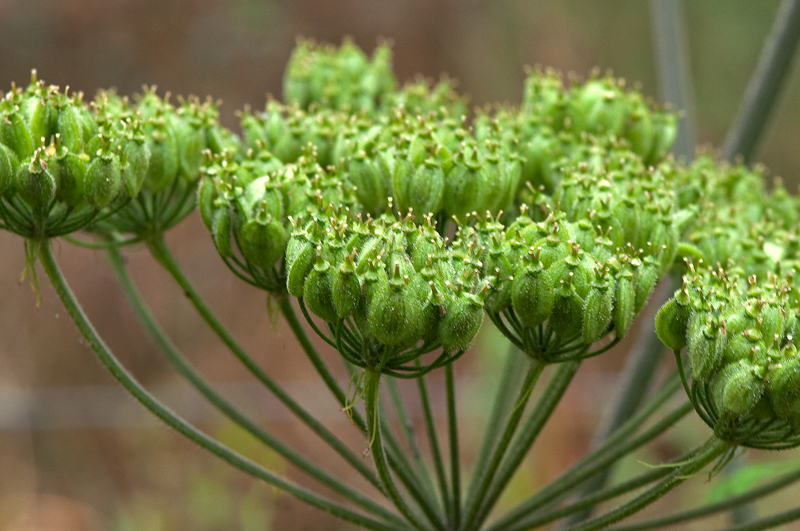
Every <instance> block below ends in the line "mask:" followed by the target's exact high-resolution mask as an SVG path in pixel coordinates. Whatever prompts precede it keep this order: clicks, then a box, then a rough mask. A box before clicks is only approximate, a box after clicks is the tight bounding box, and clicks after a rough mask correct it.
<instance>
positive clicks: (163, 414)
mask: <svg viewBox="0 0 800 531" xmlns="http://www.w3.org/2000/svg"><path fill="white" fill-rule="evenodd" d="M39 259H40V261H41V263H42V266H43V267H44V270H45V272H46V273H47V276H48V277H50V281H51V282H52V283H53V287H54V288H55V290H56V293H57V294H58V296H59V298H60V299H61V301H62V303H63V304H64V307H65V308H66V310H67V312H68V313H69V315H70V317H72V320H73V321H74V322H75V324H76V325H77V327H78V330H80V332H81V334H82V335H83V337H84V338H85V339H86V341H87V342H88V343H89V346H90V347H91V348H92V350H93V351H94V352H95V354H97V357H98V358H99V359H100V362H101V363H102V364H103V365H104V366H105V367H106V368H107V369H108V370H109V372H110V373H111V374H112V376H114V378H116V379H117V381H119V382H120V383H121V384H122V386H123V387H124V388H125V389H126V390H127V391H128V392H129V393H130V394H131V395H132V396H133V397H134V398H135V399H136V400H138V401H139V402H140V403H141V404H142V405H143V406H144V407H146V408H147V409H148V410H149V411H150V412H152V413H153V414H154V415H156V416H157V417H158V418H159V419H161V420H162V421H163V422H164V423H166V424H167V425H168V426H170V427H171V428H173V429H174V430H175V431H177V432H179V433H180V434H182V435H184V436H185V437H186V438H188V439H189V440H191V441H192V442H194V443H196V444H197V445H199V446H200V447H202V448H204V449H205V450H208V451H209V452H211V453H213V454H214V455H216V456H217V457H219V458H221V459H223V460H224V461H226V462H228V463H229V464H231V465H232V466H234V467H236V468H238V469H240V470H242V471H243V472H245V473H247V474H250V475H252V476H254V477H257V478H259V479H262V480H263V481H265V482H267V483H269V484H270V485H273V486H275V487H277V488H279V489H282V490H284V491H286V492H288V493H289V494H291V495H293V496H295V497H296V498H298V499H299V500H302V501H304V502H306V503H308V504H310V505H313V506H314V507H317V508H318V509H321V510H323V511H327V512H329V513H331V514H333V515H335V516H337V517H339V518H342V519H344V520H347V521H349V522H352V523H355V524H357V525H361V526H364V527H366V528H367V529H373V530H377V531H398V530H400V529H402V528H400V527H396V526H392V525H389V524H385V523H383V522H379V521H377V520H374V519H372V518H370V517H367V516H364V515H362V514H360V513H357V512H354V511H352V510H350V509H348V508H347V507H344V506H342V505H339V504H338V503H336V502H334V501H333V500H330V499H328V498H325V497H323V496H320V495H318V494H315V493H313V492H311V491H309V490H307V489H305V488H303V487H300V486H299V485H296V484H295V483H293V482H290V481H288V480H286V479H284V478H282V477H280V476H278V475H276V474H274V473H272V472H270V471H269V470H267V469H265V468H264V467H262V466H261V465H259V464H257V463H255V462H253V461H251V460H250V459H247V458H246V457H244V456H242V455H240V454H238V453H236V452H234V451H233V450H231V449H230V448H228V447H227V446H224V445H222V444H221V443H220V442H219V441H217V440H215V439H213V438H211V437H209V436H208V435H206V434H205V433H203V432H201V431H200V430H198V429H197V428H195V427H194V426H192V425H191V424H189V423H188V422H186V421H185V420H184V419H183V418H181V417H179V416H178V415H176V414H175V413H174V412H173V411H171V410H170V409H169V408H167V407H166V406H164V405H163V404H162V403H161V402H159V401H158V400H157V399H156V398H155V397H154V396H153V395H151V394H150V393H149V392H148V391H147V390H146V389H144V388H143V387H142V386H141V384H139V382H137V381H136V379H135V378H134V377H133V376H132V375H131V374H130V373H129V372H128V371H127V369H125V367H124V366H123V365H122V364H121V363H120V362H119V360H118V359H117V358H116V357H115V356H114V354H113V353H112V352H111V350H110V349H109V348H108V346H107V345H106V344H105V342H104V341H103V340H102V339H101V338H100V336H99V335H98V334H97V331H96V330H95V328H94V326H93V325H92V324H91V322H90V321H89V319H88V317H87V316H86V314H85V313H84V311H83V308H81V306H80V304H79V303H78V301H77V300H76V298H75V295H74V294H73V293H72V290H71V289H70V288H69V285H68V284H67V281H66V279H64V276H63V274H62V273H61V270H60V269H59V267H58V264H57V263H56V261H55V258H54V256H53V251H52V249H51V245H50V241H48V240H45V241H44V242H43V245H42V246H41V250H40V254H39Z"/></svg>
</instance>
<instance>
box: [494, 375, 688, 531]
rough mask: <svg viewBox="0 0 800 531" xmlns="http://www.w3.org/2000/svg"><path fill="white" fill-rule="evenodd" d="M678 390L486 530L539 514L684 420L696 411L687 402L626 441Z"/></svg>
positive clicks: (665, 395) (654, 402)
mask: <svg viewBox="0 0 800 531" xmlns="http://www.w3.org/2000/svg"><path fill="white" fill-rule="evenodd" d="M672 382H675V383H677V379H673V380H672ZM678 385H680V384H678ZM676 389H677V386H676V385H674V384H672V385H670V386H669V387H668V388H667V389H662V392H659V394H658V395H656V397H654V399H653V400H652V401H651V404H650V407H647V408H644V409H643V410H642V411H641V412H639V413H638V414H637V415H636V416H635V417H633V418H631V419H630V420H629V421H628V422H626V423H625V425H623V426H622V427H620V429H619V430H617V432H616V433H615V434H614V435H613V436H612V437H609V438H608V439H607V440H606V442H605V443H603V444H602V445H601V446H599V447H598V448H597V449H596V450H594V451H593V452H590V453H589V454H588V455H586V456H585V457H584V458H583V459H582V460H581V461H580V462H578V463H577V464H576V465H575V466H573V467H572V468H571V469H569V470H568V471H567V472H565V473H564V474H562V475H561V476H560V477H559V478H558V479H556V480H555V481H553V482H552V483H550V484H549V485H548V486H546V487H544V488H543V489H542V490H540V491H539V492H537V493H536V494H534V495H533V496H530V497H529V498H528V499H526V500H525V501H523V502H522V503H520V504H519V505H518V506H517V507H515V508H514V509H512V510H511V511H509V512H508V513H507V514H506V515H504V516H503V517H501V518H499V519H498V520H497V521H496V522H494V523H493V524H492V525H490V526H489V527H488V528H487V531H489V530H491V531H500V530H505V529H506V528H507V527H508V526H510V525H511V524H513V523H516V522H518V521H519V520H521V519H522V518H525V517H527V516H528V515H529V514H531V513H532V512H534V511H536V510H537V509H538V508H539V507H541V506H542V505H543V504H546V503H548V502H550V501H552V500H556V499H558V498H559V497H561V496H563V495H565V494H568V493H569V492H570V491H571V490H572V489H573V488H574V487H575V486H577V485H580V484H581V483H583V482H584V481H586V480H587V479H589V478H591V477H592V476H594V475H595V474H597V473H598V472H600V471H601V470H603V469H604V468H605V467H607V466H608V465H609V464H610V463H613V462H614V461H616V460H618V459H620V458H621V457H623V456H625V455H627V454H628V453H630V452H632V451H633V450H635V449H636V448H639V447H640V446H642V445H644V444H645V443H647V442H649V441H651V440H652V439H654V438H655V437H657V436H658V435H660V434H661V433H663V432H664V431H666V430H667V429H669V428H670V427H671V426H673V425H674V424H675V423H676V422H678V421H679V420H680V419H682V418H683V417H685V416H686V415H687V414H688V413H689V412H690V411H692V410H693V407H692V404H691V402H686V403H685V404H683V405H682V406H680V407H679V408H677V409H676V410H675V411H673V412H672V413H670V414H669V415H667V416H666V417H664V418H663V419H661V420H660V421H659V422H657V423H656V424H654V425H653V426H651V427H650V428H649V429H647V430H645V431H644V432H643V433H642V434H641V435H639V436H637V437H635V438H633V439H631V440H630V441H627V442H624V441H625V439H626V438H627V437H628V436H629V435H631V434H632V433H633V432H634V431H635V430H636V429H637V428H638V427H639V426H640V425H641V424H642V423H643V422H644V421H645V420H646V419H647V418H648V417H649V416H650V414H651V413H652V412H653V410H655V409H656V408H657V407H658V406H659V405H661V404H663V402H665V401H666V400H667V399H668V398H669V397H670V396H671V394H672V393H674V391H675V390H676ZM664 391H671V392H664Z"/></svg>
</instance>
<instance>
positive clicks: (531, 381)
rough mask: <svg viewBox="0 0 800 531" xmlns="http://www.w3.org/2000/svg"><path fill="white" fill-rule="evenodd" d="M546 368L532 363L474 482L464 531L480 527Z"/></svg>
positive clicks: (468, 501) (533, 361)
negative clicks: (491, 488)
mask: <svg viewBox="0 0 800 531" xmlns="http://www.w3.org/2000/svg"><path fill="white" fill-rule="evenodd" d="M544 368H545V364H544V363H542V362H541V361H536V360H531V361H530V365H529V367H528V371H527V372H526V374H525V379H524V380H523V382H522V386H521V387H520V391H519V397H518V398H517V402H516V405H515V406H514V409H513V410H512V411H511V414H510V415H509V416H508V418H507V420H506V425H505V429H504V430H503V434H502V436H501V437H500V439H499V440H498V441H497V444H496V445H494V451H493V452H492V456H491V459H489V462H488V464H487V466H486V467H484V469H483V474H482V477H480V478H479V479H475V480H474V481H475V483H476V484H477V485H478V487H477V488H476V489H475V490H474V491H473V495H472V497H469V498H467V504H466V510H467V512H466V516H465V517H464V529H474V528H475V527H477V525H480V522H479V521H477V520H476V519H475V518H476V516H477V515H478V512H479V509H480V506H481V502H482V501H483V500H484V499H485V498H486V493H487V491H488V490H489V486H490V485H491V483H492V480H493V479H494V474H495V473H496V472H497V468H498V467H499V466H500V462H501V461H502V460H503V457H504V456H505V453H506V450H508V446H509V444H510V443H511V439H512V438H513V437H514V433H516V431H517V426H519V421H520V420H521V419H522V415H523V413H525V406H526V405H527V404H528V400H529V399H530V397H531V393H532V392H533V388H534V387H535V386H536V382H538V381H539V376H541V374H542V371H543V370H544ZM509 394H510V393H509Z"/></svg>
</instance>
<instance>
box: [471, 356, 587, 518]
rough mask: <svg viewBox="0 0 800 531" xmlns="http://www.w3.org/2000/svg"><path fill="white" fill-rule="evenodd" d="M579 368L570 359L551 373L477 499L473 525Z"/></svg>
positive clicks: (484, 514) (501, 488) (494, 498)
mask: <svg viewBox="0 0 800 531" xmlns="http://www.w3.org/2000/svg"><path fill="white" fill-rule="evenodd" d="M578 367H580V362H579V361H571V362H567V363H563V364H561V365H560V366H559V368H558V371H557V372H556V374H555V376H553V378H552V379H551V380H550V383H549V384H548V386H547V389H545V391H544V393H542V396H541V398H539V401H538V402H537V404H536V407H535V408H534V410H533V411H532V412H531V415H530V418H529V419H528V421H527V422H526V423H525V426H524V428H523V431H522V433H520V435H519V437H518V438H517V440H516V441H514V443H513V444H512V447H511V449H510V451H509V453H508V456H507V457H506V459H505V461H503V464H502V466H501V468H500V471H499V472H497V473H495V474H494V476H495V477H494V478H493V481H492V484H491V488H490V489H489V491H488V492H487V493H486V495H485V496H483V497H482V498H478V500H480V502H479V504H480V511H479V512H478V514H477V517H476V520H475V522H476V524H478V525H480V524H481V523H483V521H484V520H485V519H486V517H487V516H488V515H489V512H490V511H491V509H492V507H494V504H495V502H496V501H497V499H498V498H499V497H500V495H501V494H502V493H503V491H504V490H505V488H506V486H507V485H508V482H509V481H511V478H512V477H513V475H514V473H515V472H516V471H517V469H518V468H519V466H520V464H522V460H523V459H524V458H525V456H526V455H527V454H528V451H529V450H530V448H531V446H533V443H534V442H535V441H536V438H537V437H538V435H539V433H541V431H542V428H543V427H544V425H545V423H546V422H547V420H548V419H549V418H550V415H552V413H553V410H555V408H556V406H557V405H558V403H559V402H560V401H561V397H562V396H564V393H565V392H566V390H567V387H569V384H570V382H572V378H573V377H574V376H575V373H577V372H578Z"/></svg>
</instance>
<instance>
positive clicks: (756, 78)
mask: <svg viewBox="0 0 800 531" xmlns="http://www.w3.org/2000/svg"><path fill="white" fill-rule="evenodd" d="M798 42H800V0H783V2H782V3H781V6H780V9H779V10H778V15H777V16H776V17H775V22H774V23H773V26H772V31H771V33H770V35H769V37H768V39H767V42H766V44H764V48H763V49H762V50H761V56H760V57H759V59H758V64H757V65H756V69H755V72H754V73H753V76H752V78H751V79H750V82H749V83H748V85H747V91H746V92H745V96H744V99H743V100H742V106H741V107H740V109H739V112H738V114H737V116H736V120H735V122H734V124H735V125H734V126H733V127H732V128H731V130H730V132H729V133H728V136H727V137H726V138H725V143H724V144H723V147H722V158H723V159H725V160H733V159H734V158H735V157H736V156H741V157H742V158H743V159H744V162H745V163H750V162H751V160H752V158H753V155H754V154H755V151H756V148H757V147H758V142H759V140H760V139H761V138H762V136H763V133H764V129H765V128H766V124H767V121H768V120H769V116H770V114H771V112H772V109H773V107H774V106H775V103H776V101H777V99H778V95H779V94H780V90H781V88H782V86H783V84H784V81H785V80H786V76H787V75H788V73H789V69H790V67H791V65H792V59H793V57H794V54H795V51H796V50H797V43H798Z"/></svg>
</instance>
